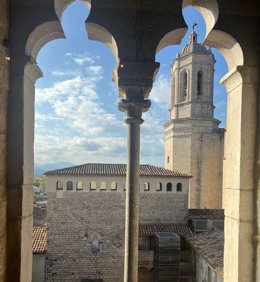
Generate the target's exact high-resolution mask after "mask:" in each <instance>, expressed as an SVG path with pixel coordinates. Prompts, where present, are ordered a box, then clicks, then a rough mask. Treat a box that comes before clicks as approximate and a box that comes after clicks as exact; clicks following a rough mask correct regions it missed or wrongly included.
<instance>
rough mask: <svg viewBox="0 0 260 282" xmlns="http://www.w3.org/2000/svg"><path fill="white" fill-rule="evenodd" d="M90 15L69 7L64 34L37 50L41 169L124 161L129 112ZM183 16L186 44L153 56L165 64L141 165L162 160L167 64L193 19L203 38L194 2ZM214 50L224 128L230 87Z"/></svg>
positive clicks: (156, 87) (38, 156) (156, 86)
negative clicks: (93, 35) (121, 105)
mask: <svg viewBox="0 0 260 282" xmlns="http://www.w3.org/2000/svg"><path fill="white" fill-rule="evenodd" d="M88 14H89V10H88V9H87V8H86V6H85V5H83V4H82V3H81V2H80V1H76V2H74V3H73V4H71V5H70V6H69V7H68V8H67V9H66V10H65V12H64V14H63V17H62V26H63V29H64V32H65V35H66V39H59V40H55V41H52V42H49V43H48V44H46V45H45V46H44V47H43V48H42V49H41V51H40V52H39V54H38V57H37V63H38V65H39V66H40V68H41V69H42V71H43V78H40V79H38V80H37V82H36V96H35V98H36V103H35V110H36V113H35V119H36V121H35V151H34V152H35V165H36V166H44V165H46V164H52V163H53V164H54V165H53V166H55V163H71V164H82V163H87V162H111V163H124V162H125V161H126V125H125V124H124V122H123V120H124V113H121V112H119V111H118V108H117V106H118V94H117V87H116V85H115V84H114V83H113V82H112V79H111V77H112V70H113V69H114V67H115V65H116V61H115V58H114V57H113V54H112V52H111V51H110V50H109V49H108V48H107V47H106V46H104V45H103V44H101V43H99V42H95V41H90V40H88V38H87V33H86V29H85V20H86V18H87V16H88ZM183 15H184V18H185V21H186V23H187V25H188V26H189V30H188V32H187V34H186V36H185V37H184V39H183V41H182V44H181V45H179V46H170V47H167V48H165V49H163V50H161V51H160V52H159V53H158V54H157V57H156V61H158V62H160V63H161V67H160V71H159V73H158V75H157V78H156V81H155V83H154V87H153V90H152V93H151V95H150V99H151V101H152V107H151V108H150V110H149V111H148V112H147V113H145V114H144V115H143V118H144V120H145V122H144V123H143V124H142V126H141V156H140V161H141V163H143V164H144V163H149V164H155V165H159V166H163V165H164V136H163V132H164V127H163V125H164V124H165V123H166V122H167V121H168V118H169V113H168V109H169V105H170V84H171V82H170V64H171V62H172V60H173V59H174V58H175V56H176V53H177V52H178V51H179V50H180V49H181V48H182V47H183V46H184V45H185V44H186V43H187V41H188V36H189V33H190V30H191V26H192V23H193V22H196V23H198V26H197V27H196V32H197V33H198V41H199V42H201V41H202V40H203V38H204V34H205V24H204V20H203V18H202V17H201V16H200V14H199V13H198V12H196V11H195V10H194V9H193V8H191V7H190V8H186V9H185V10H184V11H183ZM213 52H214V55H215V58H216V64H215V85H214V104H215V106H216V109H215V117H216V118H217V119H219V120H221V121H222V123H221V126H222V127H225V119H226V91H225V88H224V87H223V86H221V85H219V79H220V78H221V77H222V76H223V75H224V74H225V73H226V72H227V67H226V64H225V61H224V59H223V57H222V56H221V55H220V54H219V53H218V52H216V51H215V50H214V49H213Z"/></svg>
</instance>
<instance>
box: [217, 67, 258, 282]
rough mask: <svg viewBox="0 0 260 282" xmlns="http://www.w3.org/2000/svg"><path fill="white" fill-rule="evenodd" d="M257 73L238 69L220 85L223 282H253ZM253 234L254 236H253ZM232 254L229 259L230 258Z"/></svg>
mask: <svg viewBox="0 0 260 282" xmlns="http://www.w3.org/2000/svg"><path fill="white" fill-rule="evenodd" d="M257 79H258V77H257V69H256V67H246V66H243V67H238V68H237V69H236V70H234V71H233V72H230V73H228V74H227V75H226V76H225V77H224V78H223V79H222V83H223V84H224V85H225V86H226V88H227V95H228V101H227V131H226V135H225V152H224V170H223V171H224V175H223V186H224V198H223V206H224V209H225V250H224V266H225V269H224V280H225V281H227V282H229V281H234V282H235V281H236V282H244V281H248V282H251V281H257V280H255V277H254V273H255V270H254V260H255V258H254V256H255V254H254V253H255V250H256V247H257V246H256V242H254V239H253V238H254V235H255V238H257V237H258V233H257V232H256V218H257V212H256V211H255V208H256V203H257V199H256V194H255V193H256V187H255V182H254V179H255V153H256V150H257V147H256V143H255V141H256V128H257V107H256V105H257V81H258V80H257ZM254 233H255V234H254ZM231 254H232V255H231Z"/></svg>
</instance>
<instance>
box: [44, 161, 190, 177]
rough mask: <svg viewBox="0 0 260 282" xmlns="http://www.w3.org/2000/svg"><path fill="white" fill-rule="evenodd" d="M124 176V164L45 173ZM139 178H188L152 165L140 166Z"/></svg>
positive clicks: (98, 165)
mask: <svg viewBox="0 0 260 282" xmlns="http://www.w3.org/2000/svg"><path fill="white" fill-rule="evenodd" d="M82 174H83V175H122V176H124V175H126V165H125V164H102V163H88V164H82V165H77V166H72V167H67V168H62V169H56V170H52V171H47V172H45V175H82ZM140 176H170V177H190V175H189V174H187V173H182V172H177V171H172V170H169V169H165V168H162V167H158V166H153V165H140Z"/></svg>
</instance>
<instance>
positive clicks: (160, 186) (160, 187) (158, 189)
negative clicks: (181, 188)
mask: <svg viewBox="0 0 260 282" xmlns="http://www.w3.org/2000/svg"><path fill="white" fill-rule="evenodd" d="M155 188H156V191H162V183H161V182H157V183H156V187H155Z"/></svg>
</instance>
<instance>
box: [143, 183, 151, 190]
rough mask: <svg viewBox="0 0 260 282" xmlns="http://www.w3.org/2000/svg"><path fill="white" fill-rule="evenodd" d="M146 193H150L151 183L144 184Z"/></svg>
mask: <svg viewBox="0 0 260 282" xmlns="http://www.w3.org/2000/svg"><path fill="white" fill-rule="evenodd" d="M144 191H150V183H149V182H145V183H144Z"/></svg>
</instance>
